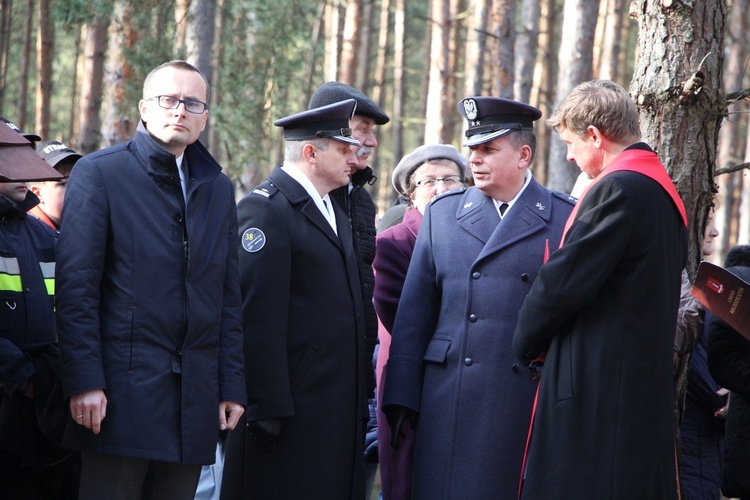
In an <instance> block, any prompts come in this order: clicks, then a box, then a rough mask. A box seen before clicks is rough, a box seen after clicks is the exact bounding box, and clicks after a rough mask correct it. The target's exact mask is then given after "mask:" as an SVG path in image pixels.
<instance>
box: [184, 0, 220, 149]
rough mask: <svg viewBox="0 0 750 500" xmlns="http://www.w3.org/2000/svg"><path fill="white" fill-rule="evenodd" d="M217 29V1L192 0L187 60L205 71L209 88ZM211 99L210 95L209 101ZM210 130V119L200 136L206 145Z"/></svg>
mask: <svg viewBox="0 0 750 500" xmlns="http://www.w3.org/2000/svg"><path fill="white" fill-rule="evenodd" d="M215 31H216V1H215V0H191V1H190V8H189V9H188V22H187V31H186V32H185V48H186V49H187V61H188V62H189V63H190V64H192V65H193V66H195V67H196V68H198V70H200V72H201V73H203V76H205V77H206V80H208V85H209V88H210V87H211V86H213V79H214V74H213V65H212V57H211V56H212V54H213V50H212V49H213V46H214V33H215ZM210 100H211V99H210V96H209V102H210ZM210 116H211V115H210V114H209V117H210ZM210 130H211V120H210V119H209V121H208V122H206V127H205V128H204V129H203V132H201V135H200V137H199V139H200V141H201V142H202V143H203V144H205V145H206V146H210V144H207V143H208V138H209V137H210V135H209V134H210Z"/></svg>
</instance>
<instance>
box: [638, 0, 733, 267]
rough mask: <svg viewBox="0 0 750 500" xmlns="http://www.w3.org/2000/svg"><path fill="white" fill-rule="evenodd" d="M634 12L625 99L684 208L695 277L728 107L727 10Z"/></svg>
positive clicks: (665, 6) (715, 4) (642, 6)
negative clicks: (634, 51)
mask: <svg viewBox="0 0 750 500" xmlns="http://www.w3.org/2000/svg"><path fill="white" fill-rule="evenodd" d="M637 6H638V11H637V14H638V28H639V30H638V31H639V36H638V46H639V51H640V52H639V53H640V57H639V58H638V61H637V62H636V69H635V73H634V75H633V82H632V84H631V87H630V92H631V95H632V96H633V97H635V98H636V102H637V104H638V108H639V111H640V116H641V132H642V134H643V140H644V141H645V142H647V143H648V144H650V145H651V147H653V148H654V149H655V150H656V151H657V152H658V153H659V158H661V161H662V162H663V163H664V166H665V167H666V169H667V171H668V172H669V173H670V175H671V176H672V179H674V181H675V183H676V185H677V189H678V191H679V193H680V195H681V196H682V200H683V202H684V203H685V208H686V209H687V213H688V221H689V228H688V229H689V231H688V233H689V247H688V263H687V268H688V271H689V272H690V274H691V276H692V275H693V273H694V272H695V269H696V267H697V265H698V262H699V261H700V248H701V243H702V241H703V228H704V227H705V222H706V217H707V215H708V207H709V205H710V204H711V202H712V199H713V197H714V187H713V172H714V166H715V164H716V146H717V142H718V134H719V125H720V124H721V120H722V116H723V114H724V111H725V107H726V104H725V100H724V99H725V98H724V92H723V83H722V78H723V73H722V72H723V49H724V22H725V19H726V4H725V2H724V1H723V0H704V2H701V4H700V5H699V4H693V6H692V7H688V5H687V4H684V3H679V4H678V3H676V2H675V3H672V2H671V1H670V0H662V2H660V3H652V2H649V1H647V0H638V1H637ZM688 28H689V29H688ZM665 61H669V64H665Z"/></svg>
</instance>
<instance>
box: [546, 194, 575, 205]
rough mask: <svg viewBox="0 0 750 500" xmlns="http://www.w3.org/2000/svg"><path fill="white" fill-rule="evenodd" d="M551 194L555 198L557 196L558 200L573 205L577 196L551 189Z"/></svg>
mask: <svg viewBox="0 0 750 500" xmlns="http://www.w3.org/2000/svg"><path fill="white" fill-rule="evenodd" d="M552 196H554V197H555V198H558V199H560V200H563V201H564V202H566V203H568V204H569V205H575V204H576V202H577V201H578V198H576V197H575V196H571V195H569V194H565V193H561V192H559V191H552Z"/></svg>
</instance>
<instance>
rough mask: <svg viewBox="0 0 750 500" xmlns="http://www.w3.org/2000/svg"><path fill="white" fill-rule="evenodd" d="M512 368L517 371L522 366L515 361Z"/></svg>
mask: <svg viewBox="0 0 750 500" xmlns="http://www.w3.org/2000/svg"><path fill="white" fill-rule="evenodd" d="M511 368H512V369H513V371H514V372H517V371H518V369H519V368H521V367H520V366H518V363H513V366H511Z"/></svg>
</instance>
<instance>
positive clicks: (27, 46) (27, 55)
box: [6, 0, 34, 130]
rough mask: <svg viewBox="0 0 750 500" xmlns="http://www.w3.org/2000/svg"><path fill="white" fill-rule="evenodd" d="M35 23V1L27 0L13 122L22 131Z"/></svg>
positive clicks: (24, 120)
mask: <svg viewBox="0 0 750 500" xmlns="http://www.w3.org/2000/svg"><path fill="white" fill-rule="evenodd" d="M33 21H34V0H26V23H25V24H24V28H23V49H21V77H20V81H19V92H18V108H17V110H16V116H15V119H12V120H11V121H12V122H14V123H15V124H16V125H18V128H20V129H21V130H26V128H27V127H26V104H27V101H28V92H29V67H30V66H31V46H32V44H33V33H34V30H33V29H32V26H33ZM6 118H7V117H6Z"/></svg>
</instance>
